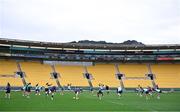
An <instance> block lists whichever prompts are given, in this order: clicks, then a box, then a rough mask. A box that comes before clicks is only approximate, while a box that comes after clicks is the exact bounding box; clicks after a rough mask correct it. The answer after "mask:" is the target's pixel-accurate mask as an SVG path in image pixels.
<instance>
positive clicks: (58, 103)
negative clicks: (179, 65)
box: [0, 92, 180, 111]
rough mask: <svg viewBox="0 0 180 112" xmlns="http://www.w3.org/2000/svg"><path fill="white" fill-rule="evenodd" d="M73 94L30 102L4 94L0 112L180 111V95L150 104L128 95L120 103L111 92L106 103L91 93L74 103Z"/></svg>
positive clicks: (163, 96)
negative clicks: (5, 96) (7, 96)
mask: <svg viewBox="0 0 180 112" xmlns="http://www.w3.org/2000/svg"><path fill="white" fill-rule="evenodd" d="M73 96H74V93H73V92H65V94H64V95H60V94H59V93H56V94H55V97H54V100H51V99H50V97H47V96H45V95H44V94H43V93H42V95H40V96H36V95H34V93H33V92H32V94H31V96H30V99H28V98H25V97H23V96H22V94H21V92H12V93H11V99H5V98H4V92H0V111H57V110H58V111H180V93H178V92H176V93H163V94H161V99H159V100H158V99H157V98H156V95H154V96H153V97H150V99H149V100H146V99H145V97H140V96H137V95H136V94H135V93H124V94H123V96H122V97H121V98H120V99H118V98H117V95H116V94H115V93H113V92H111V93H110V94H109V95H107V94H105V95H104V97H103V98H102V100H99V99H98V98H97V97H96V96H95V95H93V94H92V93H89V92H83V93H81V94H80V99H79V100H75V99H73Z"/></svg>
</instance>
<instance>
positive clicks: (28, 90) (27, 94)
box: [25, 83, 32, 98]
mask: <svg viewBox="0 0 180 112" xmlns="http://www.w3.org/2000/svg"><path fill="white" fill-rule="evenodd" d="M31 88H32V86H31V83H28V84H27V85H26V87H25V95H26V96H27V98H30V93H31Z"/></svg>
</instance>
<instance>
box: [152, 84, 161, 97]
mask: <svg viewBox="0 0 180 112" xmlns="http://www.w3.org/2000/svg"><path fill="white" fill-rule="evenodd" d="M154 91H155V92H157V99H160V93H162V91H161V90H160V89H159V87H158V85H156V86H155V88H154Z"/></svg>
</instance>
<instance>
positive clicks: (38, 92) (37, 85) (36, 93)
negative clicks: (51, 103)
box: [35, 84, 42, 95]
mask: <svg viewBox="0 0 180 112" xmlns="http://www.w3.org/2000/svg"><path fill="white" fill-rule="evenodd" d="M41 89H42V87H41V86H39V84H36V87H35V95H41V94H40V91H41Z"/></svg>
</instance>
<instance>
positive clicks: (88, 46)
mask: <svg viewBox="0 0 180 112" xmlns="http://www.w3.org/2000/svg"><path fill="white" fill-rule="evenodd" d="M0 44H7V45H20V46H35V47H47V48H49V47H53V48H72V49H107V50H151V49H180V44H159V45H122V44H84V43H55V42H42V41H29V40H18V39H5V38H0Z"/></svg>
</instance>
